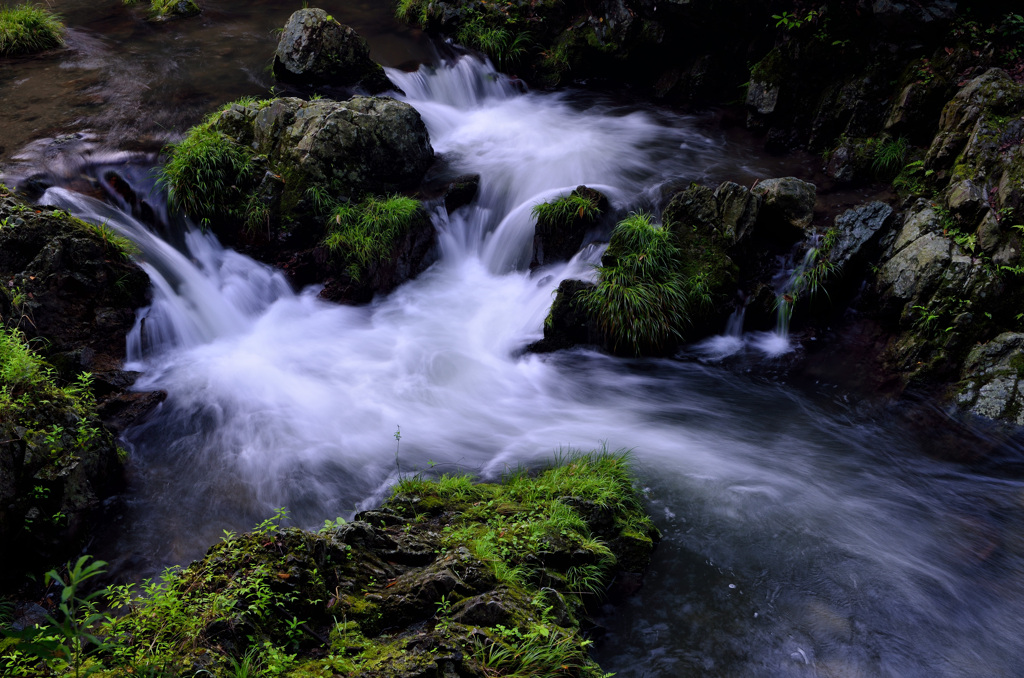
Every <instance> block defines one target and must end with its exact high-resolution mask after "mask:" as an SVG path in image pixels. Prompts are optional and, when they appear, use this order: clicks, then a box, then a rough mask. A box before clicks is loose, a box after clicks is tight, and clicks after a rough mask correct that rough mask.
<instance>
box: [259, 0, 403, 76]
mask: <svg viewBox="0 0 1024 678" xmlns="http://www.w3.org/2000/svg"><path fill="white" fill-rule="evenodd" d="M274 75H275V76H277V78H278V79H279V80H284V81H289V82H298V83H302V84H307V85H356V84H358V85H361V86H362V87H363V88H365V89H366V90H367V91H368V92H370V93H371V94H376V93H378V92H383V91H386V90H388V89H394V88H395V87H394V85H393V84H392V83H391V81H390V80H388V78H387V76H386V75H385V74H384V69H383V68H381V66H380V64H378V63H376V62H374V61H373V60H372V59H370V49H369V47H367V46H366V42H365V41H363V39H362V38H361V37H359V34H358V33H356V32H355V30H354V29H352V28H350V27H349V26H344V25H342V24H340V23H338V22H337V21H336V20H335V19H334V17H332V16H331V15H329V14H328V13H327V12H325V11H324V10H322V9H312V8H308V9H300V10H298V11H297V12H295V13H294V14H292V15H291V17H290V18H289V19H288V23H287V24H286V25H285V27H284V31H283V32H282V33H281V38H280V39H279V40H278V43H277V52H276V53H275V56H274Z"/></svg>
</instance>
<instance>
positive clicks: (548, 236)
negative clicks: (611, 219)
mask: <svg viewBox="0 0 1024 678" xmlns="http://www.w3.org/2000/svg"><path fill="white" fill-rule="evenodd" d="M569 197H571V198H582V199H583V200H586V201H588V202H589V203H591V204H592V205H594V207H595V208H596V210H597V213H596V214H594V215H593V216H591V215H589V214H586V213H584V212H583V211H581V212H580V213H577V214H572V215H569V216H567V217H565V216H543V215H542V216H540V217H538V218H537V227H536V230H535V231H534V236H533V258H532V261H531V262H530V267H531V268H533V267H536V266H543V265H544V264H549V263H551V262H553V261H565V260H568V259H570V258H572V256H573V255H574V254H576V253H577V252H578V251H579V249H580V247H582V246H583V239H584V238H585V237H586V235H587V232H588V231H589V230H590V229H592V228H593V227H594V226H595V225H596V224H597V223H598V222H600V221H601V218H602V217H603V216H604V215H605V214H607V213H608V197H607V196H605V194H604V193H601V192H600V191H596V190H594V189H592V188H587V187H586V186H577V187H576V189H575V190H573V192H572V193H571V194H570V195H569Z"/></svg>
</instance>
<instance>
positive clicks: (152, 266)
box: [40, 188, 294, 368]
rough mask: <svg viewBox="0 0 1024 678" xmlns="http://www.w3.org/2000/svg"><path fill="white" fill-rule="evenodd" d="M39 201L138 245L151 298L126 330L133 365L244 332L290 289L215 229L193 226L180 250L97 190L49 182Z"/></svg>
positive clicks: (281, 277)
mask: <svg viewBox="0 0 1024 678" xmlns="http://www.w3.org/2000/svg"><path fill="white" fill-rule="evenodd" d="M40 202H41V203H42V204H48V205H54V206H56V207H60V208H63V209H66V210H68V211H69V212H71V213H72V214H75V215H76V216H78V217H79V218H81V219H84V220H86V221H89V222H91V223H95V224H104V225H106V226H107V227H109V228H111V229H113V230H114V231H116V232H117V233H118V234H120V235H122V236H124V237H126V238H128V239H130V240H131V241H132V242H134V243H135V244H136V245H137V246H138V248H139V250H140V255H139V260H138V263H139V265H140V266H141V267H142V268H143V269H144V270H145V271H146V273H148V274H149V277H150V280H151V281H152V283H153V302H152V304H150V306H148V307H146V308H143V309H140V310H139V312H138V317H137V320H136V322H135V327H134V329H133V330H132V331H131V333H130V334H129V335H128V339H127V358H128V363H129V366H130V367H131V368H140V367H141V363H142V361H143V360H144V358H145V357H146V356H147V355H158V354H161V353H165V352H167V351H170V350H172V349H187V348H190V347H194V346H198V345H200V344H204V343H207V342H210V341H212V340H214V339H216V338H218V337H224V336H228V335H231V334H236V333H240V332H244V331H246V330H247V329H249V328H251V326H252V323H253V322H254V321H255V320H256V319H257V318H258V317H259V316H260V315H261V314H262V313H263V312H265V311H266V309H267V308H268V307H269V306H270V305H271V304H273V303H274V302H275V301H277V300H279V299H281V298H286V297H290V296H294V295H293V293H292V291H291V288H290V287H289V285H288V282H287V280H286V279H285V277H284V276H283V275H282V274H281V273H280V272H278V271H275V270H274V269H272V268H270V267H269V266H264V265H262V264H259V263H257V262H255V261H253V260H251V259H249V258H248V257H243V256H242V255H240V254H238V253H236V252H234V251H232V250H227V249H224V248H223V247H222V246H221V245H220V243H218V242H217V239H216V238H215V237H214V236H213V235H212V234H209V233H202V232H200V231H199V230H197V229H195V228H190V229H189V230H187V231H186V233H185V234H184V252H181V251H178V250H177V249H175V248H174V247H173V246H171V245H170V244H168V243H167V242H166V241H164V240H162V239H161V238H159V237H157V236H156V235H154V234H153V233H152V232H151V231H150V230H149V229H148V228H147V227H146V225H145V224H143V223H142V222H141V221H139V220H138V219H135V218H134V217H132V216H131V215H129V214H127V213H126V212H124V211H122V210H119V209H116V208H114V207H111V206H110V205H107V204H105V203H102V202H100V201H99V200H96V199H95V198H90V197H88V196H85V195H82V194H80V193H73V192H71V191H67V190H65V189H63V188H50V189H48V190H47V191H46V192H45V193H44V194H43V196H42V197H41V199H40Z"/></svg>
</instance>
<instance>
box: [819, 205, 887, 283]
mask: <svg viewBox="0 0 1024 678" xmlns="http://www.w3.org/2000/svg"><path fill="white" fill-rule="evenodd" d="M895 216H896V212H895V211H894V210H893V208H892V207H890V206H889V205H886V204H885V203H884V202H878V201H875V202H872V203H868V204H867V205H862V206H860V207H856V208H854V209H851V210H847V211H846V212H843V213H842V214H840V215H839V216H838V217H836V220H835V224H834V228H835V236H834V238H835V239H834V241H833V242H831V243H829V244H828V245H829V260H830V261H831V262H832V263H833V264H835V265H836V266H839V267H842V268H848V267H850V266H851V264H852V263H855V262H856V261H857V260H862V259H864V258H865V256H866V255H867V254H868V253H870V252H871V251H872V250H874V249H875V247H876V246H877V245H878V243H879V241H880V240H881V238H882V237H883V236H884V235H886V234H887V233H888V230H889V227H890V226H891V225H892V223H893V221H894V220H895Z"/></svg>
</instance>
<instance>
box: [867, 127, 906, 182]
mask: <svg viewBox="0 0 1024 678" xmlns="http://www.w3.org/2000/svg"><path fill="white" fill-rule="evenodd" d="M909 151H910V142H909V141H907V140H906V138H904V137H898V138H896V139H883V140H882V141H879V142H878V143H877V144H876V145H875V155H874V159H873V160H872V161H871V169H872V170H873V171H874V173H875V174H876V175H877V176H879V177H894V176H896V173H897V172H899V171H900V169H901V168H902V167H903V165H904V163H906V160H907V153H908V152H909Z"/></svg>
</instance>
